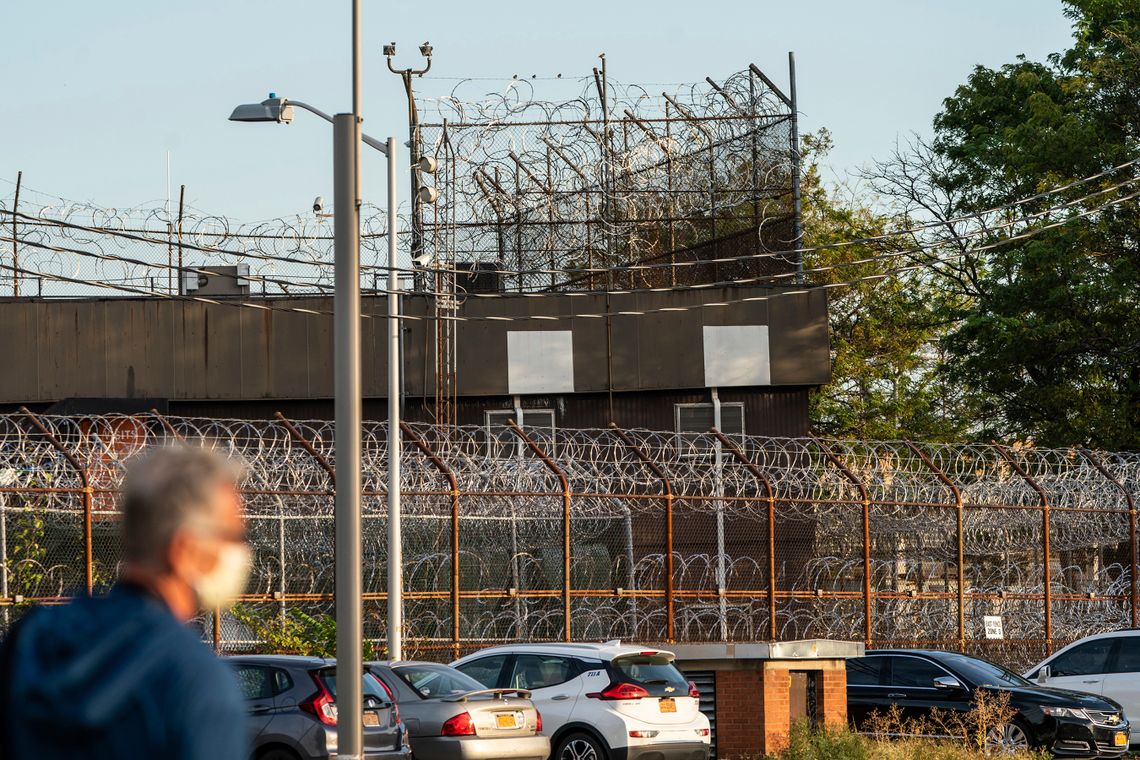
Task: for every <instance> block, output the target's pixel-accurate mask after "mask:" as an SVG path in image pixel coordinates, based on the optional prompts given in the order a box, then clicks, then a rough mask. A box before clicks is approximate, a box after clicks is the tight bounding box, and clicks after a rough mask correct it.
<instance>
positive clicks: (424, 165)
mask: <svg viewBox="0 0 1140 760" xmlns="http://www.w3.org/2000/svg"><path fill="white" fill-rule="evenodd" d="M416 168H417V169H419V170H420V171H421V172H423V173H424V174H435V170H436V169H438V168H439V162H438V161H436V160H435V159H434V158H432V157H431V156H420V158H419V160H418V161H416Z"/></svg>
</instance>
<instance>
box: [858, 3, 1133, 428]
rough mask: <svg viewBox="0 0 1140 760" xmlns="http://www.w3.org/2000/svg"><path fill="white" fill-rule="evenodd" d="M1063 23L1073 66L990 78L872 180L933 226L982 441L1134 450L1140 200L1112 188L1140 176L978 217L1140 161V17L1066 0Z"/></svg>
mask: <svg viewBox="0 0 1140 760" xmlns="http://www.w3.org/2000/svg"><path fill="white" fill-rule="evenodd" d="M1065 12H1066V13H1067V15H1068V16H1069V17H1070V18H1071V19H1072V20H1073V28H1074V36H1075V40H1074V45H1073V47H1072V48H1071V49H1070V50H1068V51H1065V52H1064V53H1060V54H1057V55H1054V56H1051V57H1050V58H1049V60H1048V61H1047V62H1045V63H1037V62H1032V61H1028V60H1025V59H1024V58H1018V59H1017V60H1016V61H1015V62H1013V63H1010V64H1007V65H1005V66H1003V67H1001V68H1000V69H997V70H992V69H988V68H984V67H978V68H977V69H975V71H974V72H973V74H972V75H971V76H970V78H969V80H968V81H967V82H966V83H965V84H964V85H962V86H961V87H959V88H958V90H957V91H956V92H955V93H954V95H953V96H951V97H950V98H948V99H947V100H946V101H945V102H944V108H943V110H942V112H941V113H940V114H939V115H938V116H937V117H936V119H935V122H934V127H935V132H934V139H933V141H932V142H930V143H928V144H924V143H922V142H921V141H916V142H915V143H914V144H912V145H911V146H910V147H909V148H905V149H902V150H900V151H898V152H897V153H896V154H895V155H894V156H892V157H891V159H889V160H888V161H885V162H882V163H880V164H879V165H878V166H877V167H876V168H875V169H874V170H873V171H872V172H871V177H870V178H871V180H872V183H873V185H874V187H875V189H876V190H878V191H879V192H880V193H882V194H883V195H885V196H886V197H888V198H891V199H893V200H894V201H896V202H897V205H898V210H899V212H900V213H901V214H902V215H903V217H904V218H905V219H906V220H907V222H908V223H913V222H914V221H928V222H930V221H932V222H933V223H934V225H933V226H931V227H930V228H928V229H927V230H926V232H925V233H924V235H923V237H924V238H925V242H927V243H929V244H930V245H932V246H934V247H933V248H932V249H931V252H930V253H929V254H928V255H927V261H928V264H929V271H931V272H932V273H934V274H936V275H937V276H938V277H939V279H940V280H941V283H940V285H941V287H942V288H943V289H944V292H945V295H946V298H945V300H944V304H945V305H946V309H947V311H946V317H947V319H948V320H949V323H950V324H952V325H953V326H952V327H951V328H950V329H949V330H948V331H947V333H946V335H945V337H944V338H943V339H942V340H941V342H940V345H941V347H942V349H943V350H944V351H945V352H946V354H947V361H946V363H945V364H944V372H943V376H944V377H945V378H946V379H947V380H949V381H950V382H951V383H953V384H954V385H955V386H957V387H958V388H960V389H961V390H962V392H963V393H965V394H967V395H971V396H974V395H976V396H977V397H978V398H980V399H981V403H980V407H979V412H980V414H979V418H978V425H977V426H976V428H975V433H976V434H982V435H994V436H997V437H1002V438H1027V439H1032V440H1036V441H1038V442H1040V443H1042V444H1046V445H1073V444H1089V445H1093V446H1099V447H1105V448H1114V449H1119V448H1137V447H1140V309H1138V308H1137V307H1138V306H1140V250H1138V247H1140V212H1138V204H1137V201H1136V199H1135V198H1129V197H1128V196H1129V195H1131V194H1132V193H1134V192H1136V190H1137V189H1140V184H1130V185H1127V186H1125V187H1123V188H1115V187H1114V186H1115V185H1118V184H1120V183H1121V182H1124V181H1127V180H1129V179H1131V178H1134V177H1137V176H1138V174H1140V172H1137V169H1136V168H1135V167H1129V168H1127V169H1125V170H1122V171H1117V172H1113V173H1110V174H1108V175H1107V176H1105V177H1103V178H1102V179H1099V180H1097V181H1095V182H1090V183H1083V184H1080V185H1078V186H1075V187H1073V188H1071V189H1068V190H1066V191H1064V192H1062V193H1055V194H1051V195H1049V196H1048V197H1046V198H1041V199H1038V200H1034V201H1032V202H1023V203H1018V204H1017V205H1015V206H1013V207H1011V208H1008V209H1007V210H1005V211H1003V212H1002V213H1000V214H988V215H985V216H984V217H982V218H973V217H970V216H969V215H970V214H972V213H975V212H978V211H980V210H982V209H986V208H992V207H995V206H1001V205H1003V204H1011V203H1014V202H1016V201H1019V199H1024V198H1026V197H1028V196H1033V195H1034V194H1036V193H1040V192H1042V191H1043V190H1046V189H1048V188H1053V187H1057V186H1059V185H1062V184H1065V183H1068V182H1071V181H1073V180H1076V179H1079V178H1082V177H1086V176H1090V175H1093V174H1096V173H1098V172H1103V171H1106V170H1108V169H1110V168H1112V167H1113V166H1116V165H1118V164H1120V163H1123V162H1125V161H1128V160H1131V159H1133V158H1136V157H1137V156H1138V155H1140V152H1138V147H1140V146H1138V139H1137V138H1138V134H1140V132H1138V130H1140V3H1137V2H1135V0H1069V2H1066V3H1065ZM1092 193H1096V195H1093V196H1092V197H1088V196H1089V195H1090V194H1092ZM1060 204H1068V206H1067V207H1066V208H1059V206H1060ZM963 217H965V218H963ZM966 235H972V236H973V237H972V238H970V239H969V240H964V239H963V236H966ZM948 253H950V254H952V255H950V256H948V255H947V254H948Z"/></svg>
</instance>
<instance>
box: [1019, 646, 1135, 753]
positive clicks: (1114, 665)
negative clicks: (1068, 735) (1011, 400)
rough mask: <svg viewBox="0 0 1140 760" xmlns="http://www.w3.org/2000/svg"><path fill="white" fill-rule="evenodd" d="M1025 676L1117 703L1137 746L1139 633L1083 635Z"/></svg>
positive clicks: (1042, 682)
mask: <svg viewBox="0 0 1140 760" xmlns="http://www.w3.org/2000/svg"><path fill="white" fill-rule="evenodd" d="M1025 677H1026V678H1028V679H1029V680H1030V681H1035V682H1037V683H1039V684H1041V685H1047V686H1060V687H1063V688H1067V689H1076V690H1077V691H1087V692H1090V693H1092V694H1100V695H1101V696H1102V697H1108V698H1109V699H1112V700H1114V701H1116V702H1119V703H1120V704H1121V705H1123V706H1124V714H1125V715H1127V716H1128V719H1129V721H1130V722H1131V723H1132V738H1131V743H1132V744H1140V631H1137V630H1129V631H1117V632H1116V633H1100V634H1097V635H1095V636H1086V637H1085V638H1083V639H1081V640H1079V641H1074V642H1073V643H1072V644H1069V645H1068V646H1067V647H1065V648H1064V649H1061V650H1059V651H1058V652H1056V653H1054V654H1053V656H1051V657H1048V658H1046V659H1044V660H1042V661H1041V662H1039V663H1037V664H1036V665H1034V666H1033V667H1032V668H1030V669H1029V670H1027V671H1026V672H1025Z"/></svg>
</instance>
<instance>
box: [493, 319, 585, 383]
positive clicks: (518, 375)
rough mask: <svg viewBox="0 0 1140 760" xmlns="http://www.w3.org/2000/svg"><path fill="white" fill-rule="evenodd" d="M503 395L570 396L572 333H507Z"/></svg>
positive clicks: (546, 331)
mask: <svg viewBox="0 0 1140 760" xmlns="http://www.w3.org/2000/svg"><path fill="white" fill-rule="evenodd" d="M507 388H508V390H507V392H508V393H510V394H511V395H515V394H520V395H526V394H531V393H573V392H574V333H573V332H572V331H570V330H520V331H510V332H508V333H507Z"/></svg>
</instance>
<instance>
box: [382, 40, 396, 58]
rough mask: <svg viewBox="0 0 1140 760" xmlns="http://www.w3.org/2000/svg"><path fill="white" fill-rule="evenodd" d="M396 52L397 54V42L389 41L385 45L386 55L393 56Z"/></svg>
mask: <svg viewBox="0 0 1140 760" xmlns="http://www.w3.org/2000/svg"><path fill="white" fill-rule="evenodd" d="M395 54H396V43H395V42H389V43H388V44H387V45H385V46H384V55H386V56H388V57H389V58H391V57H392V56H394V55H395Z"/></svg>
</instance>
